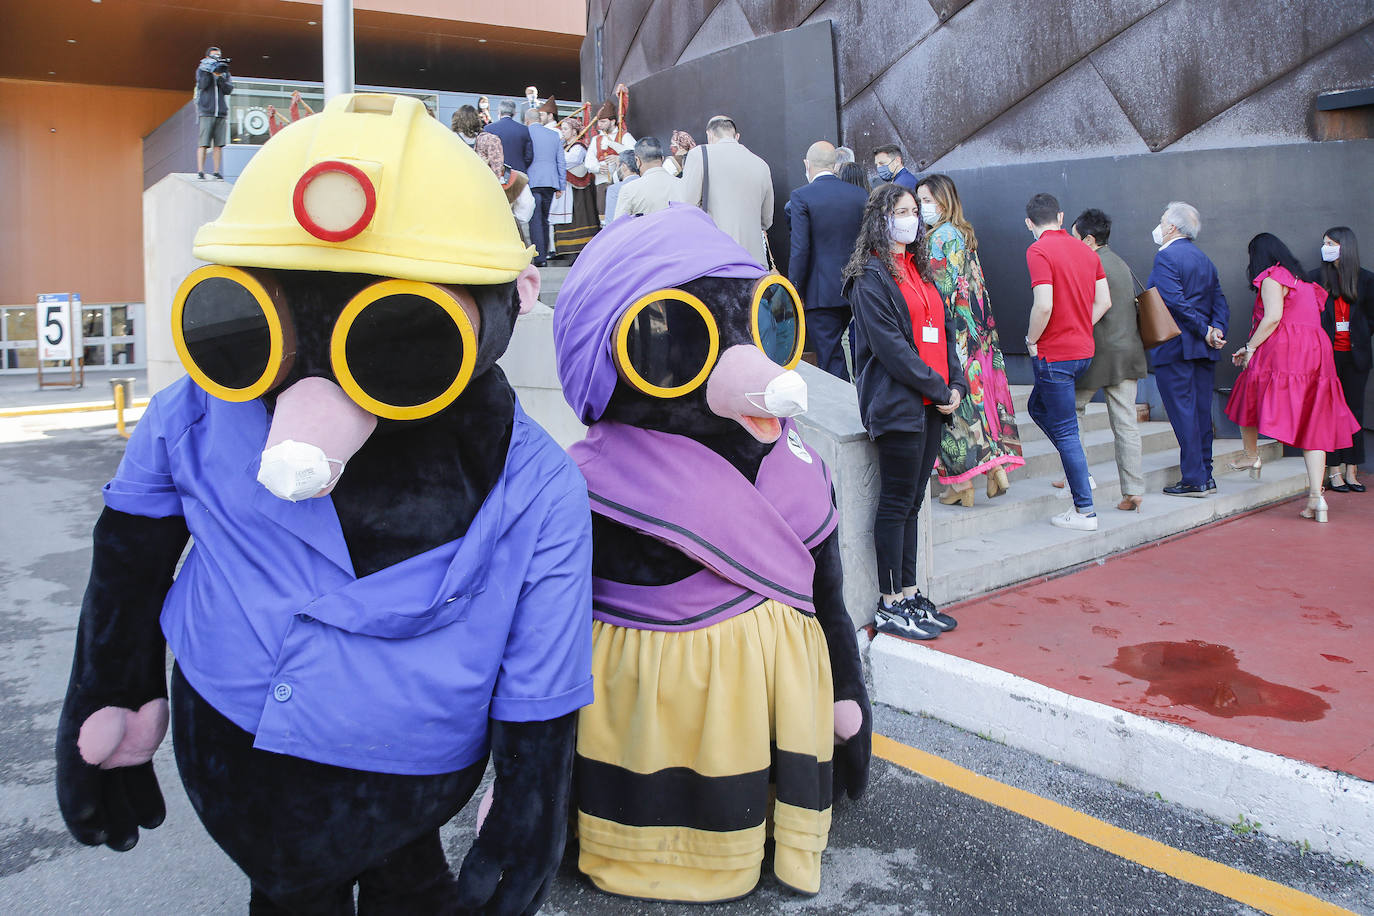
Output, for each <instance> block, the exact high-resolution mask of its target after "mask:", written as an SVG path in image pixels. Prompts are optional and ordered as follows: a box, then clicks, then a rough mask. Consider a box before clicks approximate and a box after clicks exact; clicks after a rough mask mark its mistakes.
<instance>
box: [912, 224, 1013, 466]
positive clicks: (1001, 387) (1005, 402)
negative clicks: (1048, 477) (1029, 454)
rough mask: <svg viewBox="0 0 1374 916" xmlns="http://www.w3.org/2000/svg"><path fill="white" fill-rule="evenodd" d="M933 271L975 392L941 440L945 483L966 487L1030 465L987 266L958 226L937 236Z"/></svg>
mask: <svg viewBox="0 0 1374 916" xmlns="http://www.w3.org/2000/svg"><path fill="white" fill-rule="evenodd" d="M930 268H931V273H932V274H933V275H934V279H935V286H936V288H937V289H939V290H940V296H941V298H943V299H944V300H945V317H946V319H947V320H948V322H949V324H950V325H952V326H953V327H954V333H955V345H956V348H957V349H958V351H959V362H960V364H961V365H962V366H963V369H964V376H965V377H966V378H967V379H968V391H969V393H968V397H966V398H964V399H963V400H962V401H960V402H959V407H958V409H957V410H955V411H954V422H953V424H949V425H946V426H945V428H944V429H945V432H944V436H943V438H942V439H941V440H940V459H939V463H938V464H937V465H936V467H937V469H938V473H939V477H940V482H941V483H945V484H950V483H962V482H963V481H966V480H969V479H970V478H973V477H975V476H977V475H978V474H986V473H987V472H988V471H991V470H992V469H993V468H995V467H999V466H1000V467H1003V468H1005V469H1006V470H1011V469H1012V468H1015V467H1020V466H1021V465H1023V464H1025V463H1026V462H1025V459H1023V458H1022V457H1021V439H1020V436H1018V435H1017V432H1016V408H1015V406H1014V405H1013V404H1012V400H1011V388H1010V386H1009V385H1008V384H1007V370H1006V365H1005V364H1004V363H1003V361H1002V348H1001V346H1000V345H999V343H998V338H997V322H996V320H995V319H994V318H993V316H992V306H991V304H990V303H989V302H988V293H987V285H986V283H985V282H984V280H983V266H982V265H981V264H979V263H978V254H977V252H971V251H969V250H968V248H967V247H966V246H965V244H964V236H963V233H961V232H960V231H959V230H958V229H956V228H955V227H954V225H953V224H952V223H948V222H945V223H941V224H940V225H939V226H937V227H936V228H935V230H934V231H933V232H932V233H931V236H930Z"/></svg>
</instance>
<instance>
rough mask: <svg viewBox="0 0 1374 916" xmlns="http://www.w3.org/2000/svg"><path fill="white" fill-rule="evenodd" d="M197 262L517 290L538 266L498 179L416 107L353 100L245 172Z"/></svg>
mask: <svg viewBox="0 0 1374 916" xmlns="http://www.w3.org/2000/svg"><path fill="white" fill-rule="evenodd" d="M193 253H194V254H195V256H196V257H198V258H201V259H202V260H206V261H210V262H211V263H215V264H225V265H229V266H233V267H271V268H281V269H286V270H328V271H336V272H340V273H360V274H378V275H380V276H384V277H397V278H400V279H403V280H419V281H422V282H428V283H458V284H461V283H475V284H493V283H505V282H508V281H511V280H514V279H515V278H516V277H517V276H518V275H519V274H520V271H522V270H523V269H524V268H525V267H527V266H528V265H529V263H530V259H531V258H532V257H533V253H534V249H532V248H527V247H526V246H525V245H524V243H523V242H522V241H521V239H520V231H519V229H517V228H516V224H515V218H514V217H513V216H512V215H511V209H510V204H509V203H508V202H507V200H506V195H505V192H504V191H503V190H502V188H501V184H500V182H499V181H497V180H496V176H494V175H493V174H492V172H491V169H490V168H489V167H488V166H487V164H486V163H485V162H483V161H482V159H481V158H480V157H478V155H477V154H476V153H474V152H473V151H472V150H471V149H469V148H468V145H467V144H466V143H464V142H463V141H462V140H461V139H459V138H458V136H457V135H456V134H454V133H453V132H452V131H450V130H447V129H446V128H445V127H443V125H441V124H440V123H439V122H438V121H436V120H434V119H433V118H431V117H430V116H429V113H428V112H427V111H426V110H425V107H424V106H423V105H422V104H420V102H418V101H416V100H415V99H411V98H406V97H404V96H397V95H382V94H365V93H356V94H351V95H340V96H336V97H335V98H333V99H331V100H330V102H329V104H328V105H326V106H325V109H324V111H322V112H320V113H319V114H317V115H313V116H311V117H307V118H304V119H302V120H300V121H297V122H296V123H294V124H291V125H290V126H288V127H286V128H284V129H283V130H282V131H281V132H280V133H278V134H277V135H276V136H275V137H273V138H272V139H271V140H269V141H268V142H267V145H265V146H264V147H263V148H262V149H261V150H259V151H258V154H257V155H256V156H254V157H253V158H252V160H251V161H250V162H249V163H248V167H247V168H245V169H244V170H243V174H242V175H241V176H240V177H239V179H238V181H237V182H236V183H235V185H234V190H233V191H232V192H230V194H229V199H228V201H227V202H226V203H225V205H224V212H223V213H221V214H220V217H219V219H217V220H215V221H214V222H211V223H206V224H205V225H204V226H202V227H201V228H200V231H199V232H197V233H196V241H195V248H194V252H193Z"/></svg>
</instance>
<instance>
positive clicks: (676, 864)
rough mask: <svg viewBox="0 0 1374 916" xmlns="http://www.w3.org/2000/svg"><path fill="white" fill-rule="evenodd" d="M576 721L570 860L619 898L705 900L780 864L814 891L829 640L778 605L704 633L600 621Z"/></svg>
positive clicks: (747, 886) (826, 756) (821, 843)
mask: <svg viewBox="0 0 1374 916" xmlns="http://www.w3.org/2000/svg"><path fill="white" fill-rule="evenodd" d="M592 632H593V637H592V638H593V654H592V672H593V677H594V679H595V684H596V699H595V701H594V702H593V703H592V705H591V706H588V707H585V708H584V709H583V710H582V712H581V714H580V716H579V719H578V730H577V777H576V778H577V783H576V786H577V789H576V791H577V798H578V806H577V807H578V811H577V827H578V839H579V843H580V855H579V858H578V867H579V868H580V869H581V870H582V872H583V873H584V874H586V875H587V876H588V877H589V878H591V880H592V881H593V882H594V883H595V884H596V886H597V887H599V888H601V889H602V890H604V891H608V892H610V893H613V894H621V895H624V896H628V897H643V898H650V899H654V900H674V901H691V902H709V901H718V900H729V899H732V898H735V897H740V896H743V895H744V894H747V893H749V891H751V890H753V888H754V886H755V885H756V884H758V880H759V871H760V867H761V864H762V862H763V849H764V840H765V839H766V838H767V837H768V836H770V835H771V836H772V837H773V839H774V841H775V847H774V855H773V870H774V873H775V874H776V875H777V877H778V880H779V881H780V882H782V883H783V884H785V885H787V886H789V887H792V888H795V889H796V890H799V891H802V892H804V893H810V894H814V893H816V892H817V891H819V890H820V860H821V852H822V851H823V850H824V849H825V846H826V840H827V837H828V835H829V833H830V795H831V758H832V756H833V753H834V701H833V696H832V691H833V687H832V684H831V679H830V656H829V654H828V652H827V649H826V642H825V634H824V633H823V632H822V631H821V628H820V625H819V624H818V623H817V622H816V620H815V618H813V617H807V616H806V615H804V614H801V613H799V612H797V611H795V610H793V609H792V608H790V607H788V606H786V605H784V604H780V603H778V602H776V601H765V602H764V603H763V604H760V605H759V606H757V607H755V608H754V609H753V610H751V611H748V612H747V613H744V614H740V615H739V616H737V617H732V618H730V619H729V620H727V621H725V622H723V623H719V624H716V625H714V626H710V627H706V628H704V629H700V630H688V631H686V632H682V633H665V632H661V631H657V630H635V629H630V628H626V627H619V626H615V625H613V624H609V623H604V622H602V621H596V622H595V623H594V625H593V631H592Z"/></svg>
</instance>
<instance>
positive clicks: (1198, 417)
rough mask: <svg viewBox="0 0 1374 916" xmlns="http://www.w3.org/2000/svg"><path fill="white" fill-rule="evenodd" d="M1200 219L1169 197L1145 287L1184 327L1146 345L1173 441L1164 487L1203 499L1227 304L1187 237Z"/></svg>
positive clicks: (1208, 488)
mask: <svg viewBox="0 0 1374 916" xmlns="http://www.w3.org/2000/svg"><path fill="white" fill-rule="evenodd" d="M1201 228H1202V220H1201V218H1200V217H1199V216H1198V212H1197V208H1196V207H1193V206H1191V205H1190V204H1186V203H1183V202H1181V201H1174V202H1173V203H1171V204H1169V206H1167V207H1165V208H1164V215H1163V216H1162V217H1160V220H1159V225H1158V226H1156V227H1155V230H1154V242H1155V244H1156V245H1158V246H1159V253H1158V254H1156V255H1155V264H1154V269H1153V270H1151V271H1150V279H1149V281H1148V282H1147V285H1148V286H1153V287H1155V288H1156V289H1158V290H1159V295H1160V297H1161V298H1163V300H1164V304H1165V305H1167V306H1168V307H1169V313H1170V314H1171V315H1173V316H1174V321H1176V322H1178V327H1179V330H1180V331H1182V332H1183V333H1182V334H1180V335H1179V336H1178V337H1175V338H1174V339H1173V340H1168V341H1165V342H1164V343H1162V344H1160V345H1159V346H1157V347H1155V348H1154V349H1152V350H1151V351H1150V366H1151V368H1153V369H1154V373H1155V382H1156V383H1157V384H1158V385H1159V396H1160V399H1161V400H1163V401H1164V409H1165V410H1166V411H1168V413H1169V423H1170V425H1172V426H1173V428H1174V436H1175V437H1177V439H1178V457H1179V465H1180V467H1181V470H1182V479H1181V480H1179V482H1178V483H1176V484H1173V485H1172V486H1167V487H1165V488H1164V492H1165V493H1167V494H1169V495H1170V496H1192V497H1205V496H1207V494H1209V493H1214V492H1216V489H1217V484H1216V481H1215V480H1214V479H1213V478H1212V382H1213V377H1214V376H1215V374H1216V368H1217V358H1218V357H1219V356H1221V348H1222V347H1224V346H1226V327H1227V324H1228V322H1229V319H1230V314H1231V313H1230V309H1229V307H1228V306H1227V305H1226V297H1225V296H1224V295H1222V292H1221V283H1220V282H1219V281H1218V279H1217V269H1216V266H1215V265H1213V264H1212V262H1211V260H1210V259H1208V257H1207V255H1205V254H1203V253H1202V249H1200V248H1198V247H1197V245H1196V244H1195V243H1194V241H1193V240H1194V239H1196V238H1197V234H1198V231H1199V230H1200V229H1201Z"/></svg>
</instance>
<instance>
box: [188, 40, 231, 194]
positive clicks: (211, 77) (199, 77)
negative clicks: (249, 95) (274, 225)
mask: <svg viewBox="0 0 1374 916" xmlns="http://www.w3.org/2000/svg"><path fill="white" fill-rule="evenodd" d="M233 91H234V81H233V80H232V79H231V78H230V77H229V58H227V57H224V56H223V55H222V53H221V52H220V49H219V48H214V47H212V48H207V49H206V50H205V57H204V58H202V59H201V62H200V66H198V67H196V112H197V113H198V114H199V115H200V140H199V145H198V146H197V147H196V176H197V177H198V178H204V177H205V151H206V150H207V149H210V148H211V147H213V148H214V151H215V158H214V161H215V171H214V176H215V177H216V178H219V179H221V180H223V178H224V175H223V174H221V171H220V170H221V168H222V167H223V165H222V162H221V159H222V154H221V151H222V150H223V149H224V144H225V142H226V141H227V140H228V139H229V94H230V93H231V92H233Z"/></svg>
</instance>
